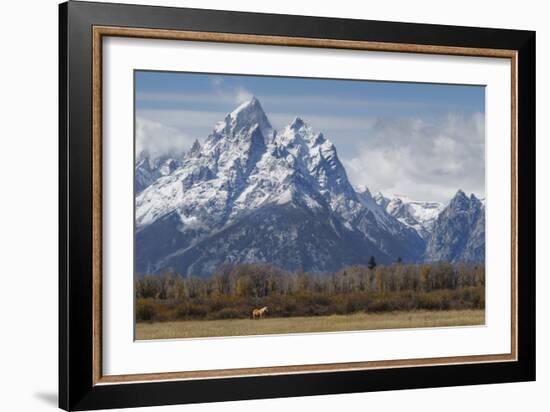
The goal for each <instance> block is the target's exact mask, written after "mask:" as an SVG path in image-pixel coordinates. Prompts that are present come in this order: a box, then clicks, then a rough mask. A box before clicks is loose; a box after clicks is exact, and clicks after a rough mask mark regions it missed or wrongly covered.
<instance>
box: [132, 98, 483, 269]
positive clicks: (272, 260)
mask: <svg viewBox="0 0 550 412" xmlns="http://www.w3.org/2000/svg"><path fill="white" fill-rule="evenodd" d="M135 191H136V199H135V208H136V210H135V217H136V270H137V271H138V272H142V273H158V272H160V271H162V270H163V269H166V268H172V269H174V270H176V271H178V272H179V273H182V274H194V275H208V274H210V273H211V272H212V271H213V270H215V269H216V268H217V267H218V266H220V265H221V264H223V263H248V262H259V263H269V264H273V265H276V266H278V267H280V268H282V269H286V270H290V271H294V270H304V271H314V272H327V271H335V270H338V269H340V268H342V267H343V266H347V265H353V264H366V263H367V261H368V259H369V257H370V256H375V258H376V260H377V261H378V262H380V263H391V262H394V261H396V260H397V259H398V258H401V259H402V260H403V261H405V262H422V261H435V260H448V261H453V262H457V261H468V262H479V261H484V249H485V239H484V238H485V236H484V219H485V218H484V216H485V214H484V205H483V203H482V202H481V201H479V200H477V199H476V198H475V197H474V196H473V195H472V196H471V197H470V198H468V197H466V195H465V194H464V193H463V192H462V191H458V192H457V194H456V195H455V197H454V198H453V199H452V200H451V202H450V203H449V205H448V206H446V207H445V206H444V205H442V204H440V203H437V202H416V201H411V200H409V199H406V198H404V197H394V198H386V197H384V196H383V195H382V194H380V193H377V194H376V195H375V196H374V197H373V196H372V195H371V193H370V191H369V190H368V188H366V187H363V188H361V189H356V188H353V187H352V185H351V184H350V182H349V180H348V177H347V174H346V170H345V168H344V166H343V165H342V163H341V162H340V160H339V158H338V154H337V151H336V148H335V146H334V145H333V144H332V143H331V142H330V141H329V140H328V139H327V138H326V137H324V136H323V134H322V133H316V132H314V131H313V129H312V128H311V127H310V126H309V125H308V124H307V123H306V122H305V121H304V120H302V119H301V118H299V117H297V118H295V119H294V121H293V122H292V123H291V124H289V125H287V126H286V127H284V128H283V129H282V130H275V129H274V128H273V127H272V126H271V123H270V122H269V119H268V118H267V116H266V114H265V113H264V111H263V109H262V106H261V104H260V102H259V101H258V100H257V99H256V98H252V99H251V100H249V101H247V102H245V103H243V104H241V105H240V106H239V107H237V108H236V109H235V110H234V111H233V112H231V113H229V114H228V115H227V116H226V117H225V118H224V119H223V121H221V122H219V123H217V124H216V125H215V127H214V130H213V131H212V133H211V134H210V135H209V136H208V138H207V139H206V141H205V142H204V144H203V145H202V146H201V145H200V144H199V142H198V141H196V142H195V144H194V145H193V147H192V148H191V150H190V151H189V152H187V153H185V154H184V155H183V156H178V157H177V158H174V157H170V156H163V157H157V158H152V157H151V156H150V155H149V154H148V153H147V152H142V153H139V154H138V156H137V159H136V165H135Z"/></svg>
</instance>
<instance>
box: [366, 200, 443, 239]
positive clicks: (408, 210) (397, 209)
mask: <svg viewBox="0 0 550 412" xmlns="http://www.w3.org/2000/svg"><path fill="white" fill-rule="evenodd" d="M374 200H375V201H376V203H377V204H378V205H379V206H381V207H382V208H384V209H385V210H386V212H388V213H389V214H390V215H391V216H393V217H395V218H396V219H398V220H399V221H400V222H401V223H403V224H404V225H407V226H409V227H411V228H413V229H414V230H416V231H417V233H418V234H419V236H420V237H422V238H423V239H427V238H428V237H429V236H430V234H431V232H432V230H433V226H434V223H435V221H436V219H437V217H438V216H439V214H440V213H441V211H442V210H443V208H444V207H445V206H444V205H443V203H440V202H431V201H418V200H412V199H410V198H408V197H406V196H402V195H394V196H393V197H392V198H388V197H385V196H384V195H383V194H382V193H380V192H378V193H376V195H375V196H374Z"/></svg>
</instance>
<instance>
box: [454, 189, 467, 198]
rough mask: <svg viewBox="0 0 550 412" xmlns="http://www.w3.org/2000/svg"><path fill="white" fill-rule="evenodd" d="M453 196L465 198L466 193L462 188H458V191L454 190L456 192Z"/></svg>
mask: <svg viewBox="0 0 550 412" xmlns="http://www.w3.org/2000/svg"><path fill="white" fill-rule="evenodd" d="M454 197H455V198H457V197H458V198H467V197H468V196H466V193H464V191H463V190H462V189H458V191H457V192H456V194H455V195H454Z"/></svg>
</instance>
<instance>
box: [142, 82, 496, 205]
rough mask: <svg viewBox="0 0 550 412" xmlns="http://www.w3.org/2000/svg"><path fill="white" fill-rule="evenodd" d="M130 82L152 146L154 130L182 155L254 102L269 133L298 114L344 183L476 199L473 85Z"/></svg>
mask: <svg viewBox="0 0 550 412" xmlns="http://www.w3.org/2000/svg"><path fill="white" fill-rule="evenodd" d="M135 80H136V84H135V93H136V117H137V119H138V121H139V122H143V123H146V124H154V125H155V127H151V128H147V127H145V128H141V129H140V130H142V131H145V133H146V132H147V130H155V133H156V134H157V135H156V136H153V138H154V139H157V140H158V139H162V135H163V130H164V132H165V133H166V134H168V135H170V136H171V138H172V140H174V139H177V140H178V141H179V143H180V144H181V146H182V147H183V148H185V147H188V146H189V145H190V144H191V143H192V141H193V140H194V139H195V138H198V139H199V141H203V140H204V139H205V138H206V137H207V136H208V134H209V133H210V132H211V131H212V128H213V126H214V124H215V123H216V122H217V121H220V120H222V119H223V117H224V116H225V114H226V113H228V112H230V111H232V110H233V109H234V108H235V107H236V106H237V105H238V104H239V103H241V102H242V101H244V100H246V99H249V98H250V97H252V96H256V97H257V98H258V99H259V100H260V102H261V104H262V106H263V108H264V110H265V112H266V114H267V116H268V118H269V119H270V121H271V123H272V125H273V126H274V127H275V128H277V129H280V128H282V127H284V126H285V125H286V124H288V123H290V122H291V121H292V120H293V118H294V117H296V116H300V117H302V118H303V119H304V120H305V121H306V122H308V123H309V124H310V125H311V126H312V127H313V129H314V130H316V131H319V132H323V133H324V134H325V136H327V137H328V138H329V139H330V140H331V141H332V142H333V143H334V144H335V145H336V148H337V150H338V154H339V156H340V158H341V160H342V162H343V163H344V165H345V166H346V170H347V172H348V175H349V177H350V180H351V181H352V183H353V184H357V185H359V184H364V185H367V186H368V187H369V188H371V189H372V190H373V191H376V190H381V191H382V192H383V193H385V194H387V195H391V194H392V193H397V194H404V195H408V196H410V197H412V198H420V199H426V200H442V201H445V200H447V198H449V197H450V196H452V194H453V193H454V192H456V190H457V189H459V188H461V189H463V190H465V191H467V192H475V193H476V194H477V195H479V196H482V197H483V196H484V191H485V187H484V186H485V185H484V172H485V168H484V147H485V144H484V137H485V133H484V121H485V120H484V111H485V108H484V106H485V97H484V96H485V88H484V87H483V86H464V85H441V84H420V83H402V82H376V81H357V80H336V79H303V78H285V77H264V76H240V75H219V74H198V73H176V72H151V71H136V73H135ZM163 128H164V129H163ZM174 136H177V138H174ZM137 138H138V139H140V138H142V136H137ZM154 139H151V136H148V139H146V140H147V141H149V142H150V141H152V140H154ZM144 141H145V140H144ZM137 146H138V147H141V146H140V145H139V144H138V145H137Z"/></svg>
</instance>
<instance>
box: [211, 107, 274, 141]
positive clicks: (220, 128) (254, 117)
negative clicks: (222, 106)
mask: <svg viewBox="0 0 550 412" xmlns="http://www.w3.org/2000/svg"><path fill="white" fill-rule="evenodd" d="M256 127H258V128H259V129H260V131H261V132H262V135H263V136H264V139H265V141H266V143H267V141H269V140H270V139H271V138H272V137H273V133H274V132H273V127H272V126H271V123H270V122H269V119H268V118H267V116H266V114H265V112H264V109H263V108H262V105H261V103H260V101H259V100H258V99H257V98H256V97H252V98H251V99H250V100H247V101H245V102H243V103H241V104H240V105H239V106H238V107H237V108H236V109H235V110H233V111H232V112H231V113H229V114H228V115H227V116H225V119H224V120H223V121H221V122H219V123H217V124H216V127H215V128H214V132H215V133H217V134H218V138H219V135H225V136H236V135H240V134H242V133H244V134H247V131H248V132H250V131H251V130H253V129H254V128H256ZM248 134H249V133H248Z"/></svg>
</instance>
